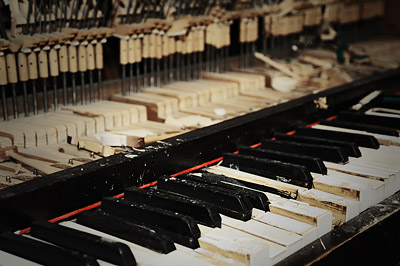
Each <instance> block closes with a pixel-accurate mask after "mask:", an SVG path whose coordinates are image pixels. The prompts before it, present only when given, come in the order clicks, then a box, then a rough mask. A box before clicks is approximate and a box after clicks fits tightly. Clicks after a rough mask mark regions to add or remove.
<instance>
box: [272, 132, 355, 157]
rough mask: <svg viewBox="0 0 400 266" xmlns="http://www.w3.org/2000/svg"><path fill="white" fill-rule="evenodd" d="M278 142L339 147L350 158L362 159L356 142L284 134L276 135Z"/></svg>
mask: <svg viewBox="0 0 400 266" xmlns="http://www.w3.org/2000/svg"><path fill="white" fill-rule="evenodd" d="M275 138H276V140H284V141H292V142H300V143H309V144H320V145H326V146H337V147H341V148H342V149H343V150H344V151H345V152H346V154H347V156H350V157H357V158H358V157H361V151H360V149H359V148H358V146H357V144H355V143H354V142H345V141H340V140H331V139H324V138H317V137H308V136H301V135H297V134H294V135H287V134H283V133H275Z"/></svg>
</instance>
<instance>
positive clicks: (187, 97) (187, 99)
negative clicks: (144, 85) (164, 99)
mask: <svg viewBox="0 0 400 266" xmlns="http://www.w3.org/2000/svg"><path fill="white" fill-rule="evenodd" d="M146 92H147V93H153V94H158V95H164V96H169V97H173V98H177V99H178V101H179V110H182V109H185V108H191V107H195V106H198V101H197V96H196V94H194V93H192V92H186V91H179V90H173V89H169V88H149V89H146Z"/></svg>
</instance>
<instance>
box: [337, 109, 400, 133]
mask: <svg viewBox="0 0 400 266" xmlns="http://www.w3.org/2000/svg"><path fill="white" fill-rule="evenodd" d="M338 119H339V120H341V121H346V122H351V123H361V124H367V125H374V126H381V127H388V128H395V129H397V130H400V118H396V117H385V116H377V115H366V114H359V113H351V112H348V111H342V112H340V113H339V116H338Z"/></svg>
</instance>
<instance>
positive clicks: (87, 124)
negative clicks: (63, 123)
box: [51, 110, 97, 136]
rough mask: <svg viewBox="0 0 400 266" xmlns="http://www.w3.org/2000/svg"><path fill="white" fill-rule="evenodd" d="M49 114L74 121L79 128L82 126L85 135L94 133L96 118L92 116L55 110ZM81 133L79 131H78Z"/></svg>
mask: <svg viewBox="0 0 400 266" xmlns="http://www.w3.org/2000/svg"><path fill="white" fill-rule="evenodd" d="M51 116H53V117H55V118H59V117H60V118H61V117H62V118H66V120H71V121H72V122H75V123H76V124H77V126H78V125H79V128H80V130H81V128H84V132H83V135H85V136H90V135H93V134H95V133H96V130H97V128H96V127H97V126H96V120H95V119H94V118H93V117H86V116H81V115H78V114H74V113H72V112H69V111H63V110H60V111H57V112H55V113H51ZM79 133H80V134H81V131H79Z"/></svg>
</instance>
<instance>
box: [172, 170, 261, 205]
mask: <svg viewBox="0 0 400 266" xmlns="http://www.w3.org/2000/svg"><path fill="white" fill-rule="evenodd" d="M221 177H222V176H220V175H216V174H212V173H198V174H197V175H196V174H183V175H179V176H177V178H184V179H190V180H192V181H195V182H201V183H207V184H210V185H216V186H219V187H223V188H226V189H231V190H233V191H235V192H236V193H239V194H242V195H243V196H245V197H248V198H249V199H250V201H251V204H252V206H251V207H254V208H257V209H259V210H262V211H269V201H268V198H267V196H266V195H265V194H264V193H261V192H257V191H254V190H250V189H246V188H244V187H238V186H235V185H232V184H230V183H225V182H223V181H222V178H221ZM221 181H222V182H221Z"/></svg>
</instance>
